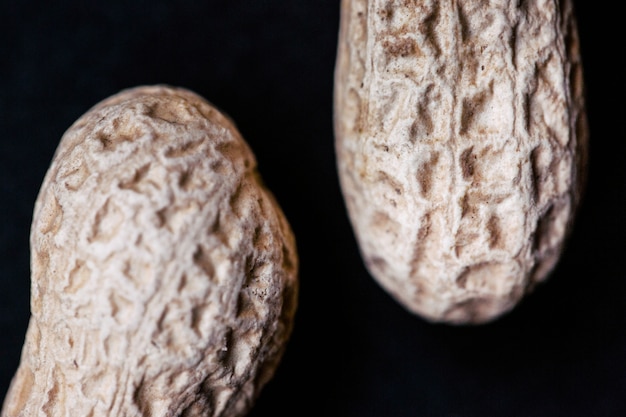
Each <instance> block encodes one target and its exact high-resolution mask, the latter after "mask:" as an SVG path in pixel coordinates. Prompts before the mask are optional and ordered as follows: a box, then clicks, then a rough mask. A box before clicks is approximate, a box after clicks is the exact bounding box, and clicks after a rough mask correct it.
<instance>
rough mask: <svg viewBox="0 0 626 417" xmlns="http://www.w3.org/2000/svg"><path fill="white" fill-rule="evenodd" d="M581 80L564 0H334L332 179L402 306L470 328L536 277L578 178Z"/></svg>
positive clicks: (508, 304)
mask: <svg viewBox="0 0 626 417" xmlns="http://www.w3.org/2000/svg"><path fill="white" fill-rule="evenodd" d="M583 90H584V88H583V73H582V65H581V56H580V48H579V41H578V35H577V27H576V21H575V15H574V10H573V6H572V2H571V1H569V0H563V1H546V0H524V1H508V0H507V1H505V0H492V1H451V0H448V1H444V0H430V1H427V0H342V2H341V22H340V33H339V43H338V52H337V63H336V69H335V90H334V94H335V101H334V106H335V110H334V120H335V133H336V140H335V146H336V156H337V167H338V174H339V179H340V183H341V188H342V192H343V195H344V197H345V203H346V207H347V211H348V215H349V218H350V221H351V224H352V226H353V229H354V232H355V236H356V239H357V243H358V245H359V248H360V251H361V253H362V256H363V259H364V261H365V264H366V266H367V269H368V271H369V272H370V273H371V275H372V276H373V277H374V279H376V280H377V282H379V283H380V285H381V286H382V287H383V288H384V289H385V290H386V291H388V293H389V294H390V295H391V296H392V297H393V298H394V299H395V300H397V301H398V302H399V303H401V304H402V306H403V307H405V308H406V309H408V310H409V311H411V312H413V313H415V314H417V315H419V316H421V317H423V318H425V319H427V320H429V321H433V322H445V323H453V324H478V323H485V322H489V321H491V320H493V319H495V318H497V317H499V316H501V315H502V314H504V313H506V312H508V311H510V310H511V309H512V308H513V307H514V306H516V305H517V304H518V303H519V302H520V300H521V299H522V298H523V297H524V296H525V295H526V294H528V293H529V292H531V290H532V289H533V288H535V286H536V284H537V283H539V282H542V281H544V280H545V279H546V277H548V276H549V275H550V273H551V271H553V269H554V268H555V266H556V264H557V263H558V260H559V259H560V257H561V254H562V252H563V249H564V246H565V243H566V241H567V237H568V236H569V235H570V233H571V229H572V226H573V222H574V218H575V214H576V212H577V209H578V206H579V205H580V200H581V196H582V193H583V190H584V187H585V186H584V182H585V177H586V159H587V140H588V139H587V138H588V129H587V120H586V115H585V103H584V91H583Z"/></svg>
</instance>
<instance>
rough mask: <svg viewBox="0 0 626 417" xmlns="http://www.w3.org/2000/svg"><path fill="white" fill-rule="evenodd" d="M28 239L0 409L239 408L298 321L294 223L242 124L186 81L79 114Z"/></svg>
mask: <svg viewBox="0 0 626 417" xmlns="http://www.w3.org/2000/svg"><path fill="white" fill-rule="evenodd" d="M31 252H32V257H31V266H32V288H31V291H32V294H31V310H32V317H31V320H30V324H29V327H28V331H27V335H26V340H25V345H24V348H23V352H22V358H21V363H20V365H19V369H18V371H17V374H16V376H15V377H14V379H13V381H12V384H11V387H10V390H9V393H8V395H7V397H6V399H5V403H4V406H3V410H2V414H1V415H2V417H14V416H49V417H52V416H68V417H76V416H80V417H87V416H89V417H98V416H120V417H121V416H124V417H130V416H223V417H226V416H242V415H245V414H246V413H247V411H248V410H249V409H250V408H251V406H252V405H253V402H254V400H255V399H256V397H257V395H258V394H259V391H260V389H261V388H262V387H263V386H264V384H265V383H266V382H268V381H269V380H270V379H271V378H272V377H273V374H274V371H275V368H276V366H277V365H278V363H279V361H280V358H281V355H282V354H283V351H284V349H285V344H286V342H287V339H288V337H289V336H290V333H291V330H292V325H293V318H294V314H295V310H296V301H297V298H296V297H297V290H298V284H297V268H298V258H297V254H296V247H295V241H294V237H293V235H292V232H291V230H290V228H289V225H288V223H287V221H286V219H285V217H284V215H283V213H282V212H281V210H280V208H279V207H278V205H277V204H276V202H275V201H274V199H273V197H272V196H271V194H270V193H269V192H268V191H267V190H266V189H265V188H264V186H263V185H262V184H261V181H260V179H259V176H258V174H257V171H256V162H255V157H254V155H253V154H252V152H251V150H250V149H249V147H248V145H247V144H246V143H245V142H244V140H243V139H242V137H241V136H240V134H239V133H238V131H237V129H236V127H235V126H234V124H233V123H232V122H231V121H230V120H229V119H228V118H226V117H225V116H224V115H223V114H221V113H220V112H219V111H218V110H217V109H216V108H214V107H213V106H211V105H210V104H209V103H207V102H206V101H205V100H204V99H203V98H201V97H199V96H198V95H196V94H194V93H192V92H191V91H188V90H185V89H181V88H171V87H168V86H140V87H137V88H133V89H129V90H125V91H122V92H120V93H119V94H117V95H114V96H112V97H110V98H108V99H106V100H104V101H103V102H101V103H99V104H97V105H96V106H95V107H94V108H92V109H91V110H90V111H88V112H87V113H86V114H85V115H83V116H82V117H81V118H79V119H78V120H77V121H76V122H75V123H74V125H73V126H71V128H70V129H69V130H68V131H67V132H66V133H65V135H64V136H63V138H62V140H61V142H60V144H59V147H58V149H57V151H56V154H55V156H54V159H53V161H52V164H51V166H50V168H49V170H48V172H47V174H46V176H45V179H44V181H43V184H42V187H41V190H40V194H39V196H38V199H37V201H36V204H35V211H34V218H33V224H32V233H31Z"/></svg>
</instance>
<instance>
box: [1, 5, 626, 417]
mask: <svg viewBox="0 0 626 417" xmlns="http://www.w3.org/2000/svg"><path fill="white" fill-rule="evenodd" d="M600 4H603V3H601V2H590V1H586V2H584V1H582V0H578V1H576V2H575V5H576V7H577V12H578V19H579V29H580V36H581V40H582V52H583V63H584V68H585V82H586V88H587V104H588V115H589V123H590V129H591V137H590V143H591V147H590V165H589V182H588V189H587V194H586V197H585V200H584V202H583V206H582V208H581V211H580V215H579V217H578V221H577V223H576V228H575V230H574V233H573V235H572V238H571V240H570V242H569V246H568V247H567V250H566V251H565V253H564V254H563V257H562V258H561V262H560V263H559V265H558V268H557V269H556V271H555V272H554V273H553V275H552V276H551V278H550V280H549V281H548V282H547V283H546V284H544V285H542V286H540V287H539V288H538V289H537V290H536V291H535V293H533V294H532V295H530V296H529V297H528V298H526V299H525V300H524V301H523V302H522V303H521V304H520V305H519V306H518V308H516V309H515V310H514V311H513V312H512V313H510V314H508V315H506V316H504V317H502V318H501V319H499V320H497V321H496V322H494V323H491V324H488V325H483V326H475V327H453V326H447V325H434V324H430V323H428V322H426V321H424V320H422V319H421V318H419V317H416V316H413V315H411V314H409V313H408V312H407V311H405V310H403V309H402V308H401V307H400V306H399V305H398V304H397V303H395V302H394V301H393V300H392V299H391V298H390V297H389V296H388V295H387V294H386V293H385V292H384V291H383V290H382V289H381V288H380V287H379V286H378V285H377V284H376V283H375V282H374V281H373V279H372V278H371V277H370V276H369V275H368V274H367V272H366V270H365V269H364V265H363V263H362V262H361V259H360V257H359V253H358V249H357V247H356V243H355V240H354V237H353V235H352V231H351V229H350V225H349V222H348V218H347V216H346V213H345V209H344V205H343V201H342V198H341V193H340V190H339V185H338V179H337V176H336V171H335V155H334V149H333V131H332V83H333V70H334V64H335V53H336V44H337V32H338V24H339V1H338V0H332V1H331V0H289V1H287V0H284V1H279V0H248V1H241V0H237V1H236V0H206V1H190V0H186V1H176V2H174V1H171V2H168V1H161V0H159V1H155V0H151V1H127V0H126V1H119V0H115V1H113V0H109V1H100V2H96V1H86V0H83V1H78V0H72V1H64V2H52V1H34V0H29V1H8V0H2V1H1V3H0V5H1V7H0V18H1V23H0V187H1V188H0V219H2V221H1V226H0V399H1V398H3V397H4V394H5V393H6V390H7V388H8V385H9V382H10V379H11V377H12V376H13V373H14V372H15V370H16V367H17V365H18V362H19V355H20V351H21V346H22V342H23V338H24V334H25V331H26V326H27V323H28V318H29V287H30V281H29V279H30V277H29V246H28V234H29V227H30V221H31V216H32V208H33V204H34V200H35V198H36V194H37V192H38V190H39V186H40V184H41V181H42V179H43V176H44V174H45V171H46V169H47V168H48V164H49V162H50V160H51V158H52V154H53V152H54V150H55V148H56V145H57V144H58V141H59V139H60V137H61V136H62V134H63V132H64V131H65V130H66V129H67V128H68V127H69V126H70V124H71V123H72V122H73V121H74V120H76V119H77V118H78V117H79V116H80V115H82V114H83V113H84V112H85V111H86V110H87V109H88V108H89V107H91V106H92V105H93V104H95V103H96V102H98V101H100V100H102V99H104V98H105V97H107V96H109V95H111V94H114V93H116V92H118V91H119V90H121V89H123V88H127V87H132V86H136V85H141V84H153V83H166V84H170V85H177V86H183V87H187V88H190V89H192V90H194V91H196V92H198V93H199V94H201V95H203V96H204V97H206V98H207V99H209V100H210V101H212V102H213V103H214V104H216V105H217V106H218V107H220V108H221V109H222V110H223V111H225V112H226V113H227V114H229V115H230V116H231V117H232V118H233V119H234V120H235V122H236V123H237V125H238V127H239V129H240V131H241V132H242V134H243V136H244V137H245V138H246V140H247V141H248V143H249V144H250V145H251V147H252V148H253V150H254V151H255V153H256V156H257V159H258V163H259V170H260V171H261V175H262V176H263V178H264V180H265V182H266V184H267V185H268V186H269V187H270V188H271V189H272V191H273V192H274V194H275V195H276V197H277V199H278V200H279V203H280V204H281V206H282V208H283V210H284V211H285V214H286V215H287V217H288V218H289V220H290V223H291V225H292V227H293V229H294V232H295V234H296V238H297V241H298V249H299V252H300V262H301V265H300V267H301V269H300V282H301V292H300V302H299V308H298V314H297V317H296V326H295V329H294V333H293V336H292V338H291V340H290V342H289V345H288V349H287V352H286V354H285V356H284V359H283V361H282V363H281V365H280V367H279V369H278V371H277V373H276V375H275V377H274V379H273V380H272V381H271V382H270V383H269V384H268V385H267V386H266V387H265V389H264V390H263V392H262V394H261V396H260V398H259V400H258V402H257V403H256V405H255V407H254V409H253V411H252V413H251V414H250V417H261V416H274V417H277V416H294V415H296V416H297V415H302V414H304V413H307V414H310V415H317V416H328V417H335V416H336V417H370V416H372V417H381V416H394V417H408V416H412V417H415V416H418V417H422V416H437V417H439V416H441V417H474V416H475V417H500V416H502V417H504V416H506V417H543V416H546V417H559V416H564V417H579V416H580V417H592V416H607V417H609V416H610V417H618V416H626V327H625V325H626V262H625V261H624V256H625V253H626V250H625V249H626V244H625V239H624V231H625V230H626V229H625V226H626V224H625V220H626V212H624V207H625V203H626V199H625V196H626V186H625V184H626V178H625V176H626V149H625V142H626V141H625V139H626V138H625V129H624V122H625V116H624V115H625V114H626V112H625V110H626V108H625V105H624V100H625V99H626V89H625V84H626V83H625V81H624V78H623V76H624V75H626V72H625V70H624V68H625V62H624V57H625V55H626V53H625V52H626V51H625V48H624V40H625V36H624V35H623V32H622V31H623V27H624V23H623V20H622V17H621V16H620V13H619V12H617V11H616V10H610V9H609V6H607V5H604V4H603V5H601V6H599V5H600ZM79 417H80V416H79Z"/></svg>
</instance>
